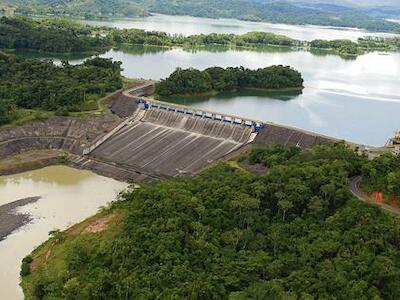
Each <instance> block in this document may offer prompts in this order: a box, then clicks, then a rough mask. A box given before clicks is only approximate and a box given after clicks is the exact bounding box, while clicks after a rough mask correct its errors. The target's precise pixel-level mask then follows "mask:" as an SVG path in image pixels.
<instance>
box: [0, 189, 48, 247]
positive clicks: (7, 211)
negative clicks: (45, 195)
mask: <svg viewBox="0 0 400 300" xmlns="http://www.w3.org/2000/svg"><path fill="white" fill-rule="evenodd" d="M40 198H41V197H39V196H37V197H28V198H23V199H20V200H16V201H13V202H10V203H7V204H4V205H1V206H0V242H1V241H3V240H4V239H6V238H7V237H8V236H9V235H10V234H12V233H13V232H15V231H16V230H18V229H20V228H21V227H23V226H25V225H27V224H28V223H29V222H31V221H32V216H31V215H30V214H21V213H18V212H16V211H15V210H16V209H17V208H19V207H23V206H25V205H28V204H32V203H35V202H37V201H38V200H39V199H40Z"/></svg>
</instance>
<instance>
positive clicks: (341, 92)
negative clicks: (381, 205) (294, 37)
mask: <svg viewBox="0 0 400 300" xmlns="http://www.w3.org/2000/svg"><path fill="white" fill-rule="evenodd" d="M102 56H103V57H109V58H113V59H114V60H119V61H122V63H123V65H122V67H123V68H124V75H125V76H128V77H132V78H146V79H156V80H158V79H161V78H165V77H167V76H168V75H169V74H170V73H171V72H173V71H174V70H175V69H176V68H177V67H181V68H189V67H194V68H198V69H204V68H207V67H210V66H220V67H228V66H244V67H248V68H252V69H256V68H260V67H267V66H270V65H276V64H283V65H290V66H292V67H294V68H296V69H297V70H299V71H300V72H301V73H302V75H303V77H304V81H305V83H304V86H305V88H304V90H303V93H301V94H297V95H296V94H294V95H293V94H285V93H284V94H279V93H269V94H268V93H248V94H246V93H242V94H238V95H232V94H231V95H230V94H226V95H221V96H217V97H206V98H194V99H172V100H175V102H179V103H182V104H187V105H191V106H195V107H198V108H204V109H209V110H213V111H217V112H221V113H229V114H234V115H239V116H244V117H248V118H253V119H258V120H262V121H272V122H276V123H279V124H284V125H290V126H294V127H298V128H302V129H306V130H311V131H314V132H318V133H321V134H325V135H329V136H333V137H336V138H340V139H346V140H349V141H352V142H356V143H360V144H365V145H371V146H382V145H383V144H385V142H386V141H387V139H388V138H389V137H390V136H392V135H393V133H394V131H395V130H396V129H398V128H399V127H400V121H399V113H400V97H399V95H400V53H377V52H375V53H369V54H365V55H361V56H359V57H357V58H355V59H345V58H342V57H340V56H338V55H334V54H326V53H325V54H323V53H311V52H308V51H301V50H299V51H290V50H289V49H285V48H276V47H271V48H265V49H263V50H262V51H249V50H241V51H240V50H228V51H219V50H218V48H217V49H203V50H188V51H185V50H183V49H170V50H166V49H163V50H161V49H157V48H143V47H139V46H136V47H131V48H129V49H123V50H111V51H109V52H107V53H105V54H103V55H102Z"/></svg>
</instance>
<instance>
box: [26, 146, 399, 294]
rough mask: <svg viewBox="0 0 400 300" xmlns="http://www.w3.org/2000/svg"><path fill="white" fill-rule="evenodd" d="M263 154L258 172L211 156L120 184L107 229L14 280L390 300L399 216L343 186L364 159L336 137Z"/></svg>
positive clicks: (50, 290)
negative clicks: (114, 223)
mask: <svg viewBox="0 0 400 300" xmlns="http://www.w3.org/2000/svg"><path fill="white" fill-rule="evenodd" d="M262 151H266V153H262ZM268 153H275V154H273V155H275V156H276V157H277V156H279V150H278V149H273V148H272V149H271V148H267V149H264V150H262V149H257V150H256V153H253V154H252V155H253V157H258V158H257V161H260V162H263V161H264V160H268V162H267V163H266V164H267V165H269V166H270V167H269V172H268V173H267V174H265V175H254V174H252V173H249V172H247V171H245V170H244V169H243V168H240V167H239V168H238V167H235V166H233V165H229V164H226V163H220V164H218V165H217V166H215V167H213V168H210V169H207V170H205V171H203V172H202V173H201V174H200V175H198V176H195V177H189V178H176V179H173V180H167V181H160V182H154V183H151V184H146V185H143V186H142V187H140V188H137V189H134V190H131V191H128V192H126V193H125V194H123V195H122V202H117V203H115V204H114V205H113V207H112V208H111V211H114V212H119V213H120V214H123V215H124V221H123V223H122V224H121V225H120V227H118V228H119V229H114V230H113V232H114V235H113V236H112V238H111V237H110V236H107V233H104V234H101V233H99V234H83V235H77V236H76V235H75V236H70V237H68V238H66V239H65V240H64V241H62V242H61V244H60V245H59V246H55V247H56V248H53V250H52V253H53V251H56V253H58V254H57V255H55V256H50V258H49V261H48V262H47V264H42V265H39V266H38V268H37V269H36V270H35V271H34V272H33V273H32V274H30V275H28V276H27V277H25V278H24V279H23V286H24V288H25V293H26V295H30V296H31V295H36V296H38V295H39V297H38V298H40V299H54V298H64V299H77V298H78V299H120V298H128V299H155V298H159V299H188V298H190V299H360V298H361V299H397V298H399V297H400V284H399V280H398V278H399V276H400V259H399V253H400V252H399V249H398V241H399V240H400V233H399V231H398V226H399V225H400V224H399V221H398V219H396V218H393V217H392V216H391V215H389V214H387V213H385V212H383V211H382V210H380V209H379V208H377V207H373V206H370V205H368V204H365V203H363V202H361V201H358V200H355V199H353V197H352V196H351V194H350V192H349V189H348V177H349V176H351V175H352V174H353V173H357V172H360V168H361V166H362V163H363V162H364V161H365V159H364V158H363V157H359V156H358V155H357V154H355V153H354V152H353V151H352V150H350V149H349V148H347V147H346V146H345V145H344V144H341V143H339V144H336V145H324V146H317V147H316V148H315V149H314V150H312V151H299V150H296V151H294V150H290V149H288V150H287V151H286V150H285V153H283V154H282V157H280V158H279V159H276V158H275V159H274V160H273V163H272V162H270V161H269V158H268V156H269V155H268ZM57 247H62V248H61V249H63V250H62V251H63V252H58V250H57ZM45 249H47V250H48V248H45ZM47 250H46V251H47ZM38 251H40V248H39V249H38ZM33 256H35V253H33ZM53 259H56V260H57V261H54V260H53ZM56 266H58V267H57V268H56ZM60 266H62V268H60Z"/></svg>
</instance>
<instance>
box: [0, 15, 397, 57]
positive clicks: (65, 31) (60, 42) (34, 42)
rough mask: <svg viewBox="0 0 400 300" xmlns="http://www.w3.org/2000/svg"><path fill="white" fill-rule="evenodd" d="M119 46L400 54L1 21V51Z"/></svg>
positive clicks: (364, 42) (364, 47)
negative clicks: (270, 48) (212, 47)
mask: <svg viewBox="0 0 400 300" xmlns="http://www.w3.org/2000/svg"><path fill="white" fill-rule="evenodd" d="M120 45H144V46H163V47H175V46H178V47H185V48H193V47H203V46H216V45H217V46H221V47H226V49H228V48H235V47H246V48H249V49H255V50H258V49H262V47H263V46H271V45H272V46H285V47H302V48H306V49H325V50H329V51H333V52H335V53H338V54H340V55H343V56H349V55H350V56H356V55H359V54H363V53H365V52H366V51H373V50H380V51H398V50H399V49H400V38H363V39H359V40H358V42H352V41H350V40H333V41H328V40H314V41H312V42H306V41H300V40H295V39H291V38H289V37H286V36H283V35H277V34H273V33H268V32H248V33H245V34H242V35H235V34H217V33H211V34H197V35H190V36H183V35H169V34H166V33H165V32H158V31H144V30H140V29H113V28H104V27H100V28H99V27H93V26H87V25H81V24H79V23H76V22H72V21H68V20H65V19H60V18H48V19H41V20H33V19H29V18H23V17H16V18H8V17H2V18H0V48H3V49H33V50H39V51H46V52H58V53H66V52H99V51H102V50H106V49H109V48H111V47H113V46H120Z"/></svg>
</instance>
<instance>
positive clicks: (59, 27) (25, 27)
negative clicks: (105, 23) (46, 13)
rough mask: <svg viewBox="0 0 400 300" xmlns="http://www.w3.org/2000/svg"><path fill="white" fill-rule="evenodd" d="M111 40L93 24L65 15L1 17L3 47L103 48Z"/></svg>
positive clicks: (0, 34)
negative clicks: (76, 21) (68, 18)
mask: <svg viewBox="0 0 400 300" xmlns="http://www.w3.org/2000/svg"><path fill="white" fill-rule="evenodd" d="M107 46H109V43H108V42H107V41H106V40H105V39H104V38H102V37H101V36H100V34H96V32H95V28H94V27H89V26H84V25H81V24H78V23H75V22H72V21H68V20H66V19H55V18H49V19H42V20H33V19H30V18H22V17H17V18H8V17H1V18H0V48H3V49H33V50H41V51H47V52H85V51H95V50H101V49H104V48H106V47H107Z"/></svg>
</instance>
